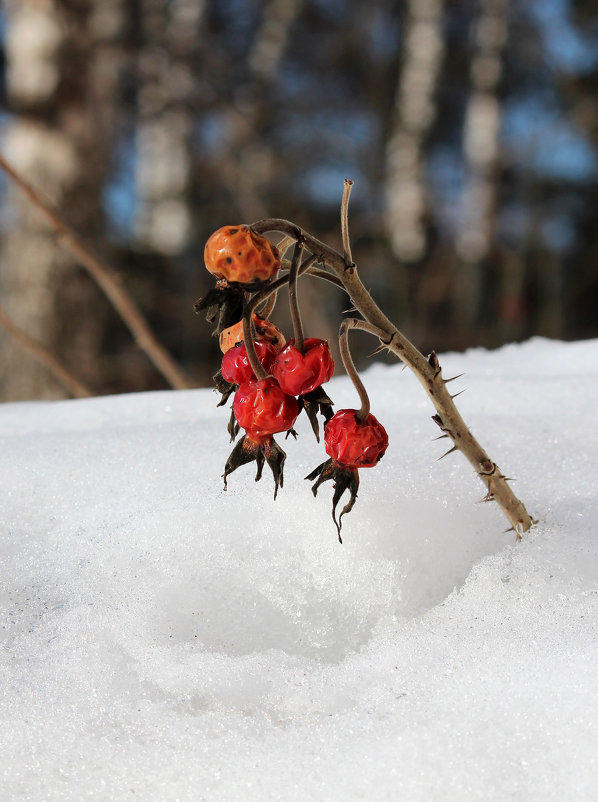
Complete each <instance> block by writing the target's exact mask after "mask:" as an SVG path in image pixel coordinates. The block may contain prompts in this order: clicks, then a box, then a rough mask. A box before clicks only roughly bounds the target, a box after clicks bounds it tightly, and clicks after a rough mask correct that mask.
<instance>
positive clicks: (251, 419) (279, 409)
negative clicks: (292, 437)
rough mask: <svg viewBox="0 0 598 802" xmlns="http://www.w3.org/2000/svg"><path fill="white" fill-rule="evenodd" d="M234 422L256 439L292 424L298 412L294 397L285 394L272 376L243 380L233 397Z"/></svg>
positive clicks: (286, 428) (281, 430) (283, 429)
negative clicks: (255, 380)
mask: <svg viewBox="0 0 598 802" xmlns="http://www.w3.org/2000/svg"><path fill="white" fill-rule="evenodd" d="M233 412H234V415H235V418H236V419H237V423H238V424H239V426H240V427H241V428H242V429H245V431H246V432H247V434H248V435H249V436H250V437H251V438H253V439H257V440H259V439H260V438H262V437H264V436H268V435H272V434H276V433H277V432H286V431H287V430H288V429H291V428H292V427H293V424H294V423H295V421H296V420H297V415H298V414H299V405H298V404H297V399H296V398H294V397H293V396H292V395H287V393H285V392H283V391H282V390H281V388H280V387H279V385H278V383H277V382H276V381H275V380H274V379H272V378H269V379H262V380H261V381H257V382H247V383H246V384H242V385H241V386H240V387H239V389H238V390H237V392H236V393H235V398H234V401H233Z"/></svg>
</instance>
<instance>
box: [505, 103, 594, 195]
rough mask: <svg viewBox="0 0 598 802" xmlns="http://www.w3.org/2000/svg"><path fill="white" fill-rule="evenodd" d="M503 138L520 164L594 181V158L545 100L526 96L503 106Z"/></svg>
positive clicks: (561, 176) (545, 172) (583, 140)
mask: <svg viewBox="0 0 598 802" xmlns="http://www.w3.org/2000/svg"><path fill="white" fill-rule="evenodd" d="M503 136H504V139H505V143H506V145H507V146H508V148H509V150H510V151H511V153H512V154H513V155H514V156H515V158H516V160H517V161H518V162H519V163H520V164H525V163H527V165H528V166H529V167H530V168H531V169H533V170H535V171H536V172H538V173H542V174H543V175H545V176H547V177H549V178H553V179H566V180H569V181H595V180H596V179H597V178H598V158H597V157H596V153H595V152H594V150H593V148H592V146H591V145H590V144H589V143H588V141H587V139H586V138H585V136H584V135H583V134H581V133H580V132H579V131H578V130H577V129H576V127H575V125H574V124H573V123H572V122H571V121H570V120H568V119H567V118H566V117H565V116H564V115H563V114H562V113H561V112H559V110H558V109H557V108H556V107H554V106H553V105H552V104H551V103H550V102H548V100H547V99H546V98H538V97H531V96H527V97H525V98H520V99H518V100H512V101H510V102H509V103H507V104H506V107H505V113H504V120H503Z"/></svg>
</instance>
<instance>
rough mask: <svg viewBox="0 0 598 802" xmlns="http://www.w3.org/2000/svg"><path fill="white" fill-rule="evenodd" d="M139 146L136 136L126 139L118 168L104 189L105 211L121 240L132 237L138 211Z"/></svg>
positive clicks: (121, 147) (122, 144) (119, 157)
mask: <svg viewBox="0 0 598 802" xmlns="http://www.w3.org/2000/svg"><path fill="white" fill-rule="evenodd" d="M136 161H137V144H136V142H135V137H134V136H128V137H126V138H125V139H124V140H123V141H122V142H121V144H120V146H119V148H118V157H117V160H116V167H115V169H114V172H113V173H112V175H111V177H110V179H109V181H107V183H106V185H105V187H104V193H103V194H104V197H103V201H104V211H105V213H106V215H107V217H108V222H109V224H110V228H111V230H112V232H113V234H114V235H115V236H116V237H117V238H119V239H128V238H130V237H131V234H132V230H133V222H134V220H135V213H136V210H137V203H138V199H137V183H136V174H135V173H136V171H135V165H136Z"/></svg>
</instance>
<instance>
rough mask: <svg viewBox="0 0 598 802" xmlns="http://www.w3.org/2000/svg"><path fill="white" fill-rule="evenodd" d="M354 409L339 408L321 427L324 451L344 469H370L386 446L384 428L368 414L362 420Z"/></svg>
mask: <svg viewBox="0 0 598 802" xmlns="http://www.w3.org/2000/svg"><path fill="white" fill-rule="evenodd" d="M355 413H356V410H354V409H339V411H338V412H337V413H336V414H335V415H333V416H332V418H330V420H329V421H328V423H327V424H326V425H325V427H324V446H325V449H326V453H327V454H328V456H329V457H331V458H332V459H333V460H334V461H335V462H337V463H339V464H340V465H343V466H344V467H346V468H372V467H373V466H374V465H376V464H377V462H378V461H379V460H380V459H382V457H383V456H384V452H385V451H386V449H387V447H388V435H387V434H386V430H385V428H384V426H382V424H381V423H379V422H378V420H376V418H375V417H374V416H373V415H372V414H369V415H368V416H367V418H366V419H365V420H364V421H359V420H357V418H356V417H355Z"/></svg>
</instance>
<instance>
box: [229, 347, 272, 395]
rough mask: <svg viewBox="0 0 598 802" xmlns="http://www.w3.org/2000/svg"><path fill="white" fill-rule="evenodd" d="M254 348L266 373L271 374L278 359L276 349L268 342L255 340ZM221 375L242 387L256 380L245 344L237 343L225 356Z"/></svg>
mask: <svg viewBox="0 0 598 802" xmlns="http://www.w3.org/2000/svg"><path fill="white" fill-rule="evenodd" d="M253 346H254V348H255V352H256V354H257V358H258V359H259V361H260V364H261V365H262V367H263V368H264V370H265V371H266V373H271V372H272V368H273V365H274V361H275V359H276V348H274V346H273V345H272V344H271V343H269V342H266V340H255V341H254V343H253ZM221 373H222V378H223V379H225V381H227V382H230V383H231V384H239V385H241V384H246V383H247V382H251V381H255V380H256V379H255V374H254V372H253V370H252V369H251V365H250V364H249V357H248V356H247V348H246V347H245V343H244V342H238V343H236V345H234V346H233V347H232V348H229V350H228V351H227V352H226V353H225V354H224V356H223V357H222V369H221Z"/></svg>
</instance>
